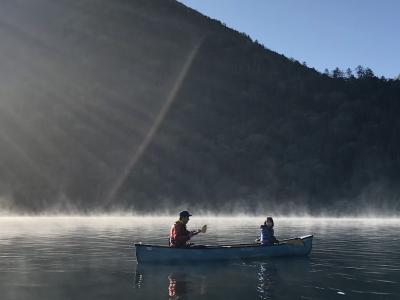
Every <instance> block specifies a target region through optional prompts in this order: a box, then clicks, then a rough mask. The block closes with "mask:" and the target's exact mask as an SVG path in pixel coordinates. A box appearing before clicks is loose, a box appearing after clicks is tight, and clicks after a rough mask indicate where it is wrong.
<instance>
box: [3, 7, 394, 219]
mask: <svg viewBox="0 0 400 300" xmlns="http://www.w3.org/2000/svg"><path fill="white" fill-rule="evenodd" d="M0 2H1V5H2V9H1V10H0V38H1V41H2V42H1V43H0V108H1V109H0V196H1V198H0V199H1V200H0V201H1V207H2V208H3V209H7V210H8V209H9V210H17V211H25V212H41V211H46V210H51V211H54V210H67V211H71V210H74V211H75V210H79V211H83V212H92V211H95V210H96V211H101V210H112V209H135V210H139V211H146V212H155V211H164V210H165V209H169V210H171V211H174V210H176V209H179V208H181V207H183V206H185V207H189V208H193V209H196V208H197V209H204V210H213V211H221V212H230V211H234V210H239V209H244V210H246V211H247V212H250V213H252V212H260V211H259V210H258V209H259V208H260V207H261V209H262V210H263V211H274V212H281V213H285V212H288V211H290V212H298V211H300V210H301V211H308V212H312V213H320V212H332V213H337V214H352V213H355V212H357V211H364V212H365V211H367V210H369V209H378V210H381V211H391V212H393V211H396V210H399V209H400V206H399V195H400V194H399V192H400V190H399V186H400V185H399V183H400V173H399V170H400V152H399V150H398V149H399V146H400V142H399V140H400V121H399V118H398V115H399V112H400V82H399V81H398V80H391V79H390V80H388V79H385V78H377V77H375V76H374V74H373V72H372V71H371V70H370V69H368V68H363V67H359V68H357V69H356V70H354V71H353V73H354V76H353V75H352V74H351V73H350V71H347V73H346V72H342V71H340V70H338V69H336V70H334V71H333V72H330V73H329V74H321V73H319V72H317V71H315V70H314V69H311V68H308V67H307V66H305V65H303V64H300V63H298V62H297V61H295V60H293V59H288V58H286V57H284V56H283V55H280V54H277V53H275V52H273V51H271V50H269V49H266V48H265V47H264V46H263V45H260V44H259V43H257V42H254V41H252V40H251V39H250V38H249V37H248V36H246V35H245V34H242V33H239V32H236V31H234V30H231V29H229V28H226V27H225V26H224V25H223V24H221V23H220V22H218V21H215V20H211V19H209V18H207V17H205V16H202V15H201V14H199V13H197V12H195V11H193V10H191V9H189V8H187V7H185V6H183V5H182V4H180V3H178V2H176V1H172V0H114V1H106V0H79V1H78V0H76V1H75V0H73V1H71V0H51V1H50V0H37V1H29V0H13V1H10V0H1V1H0ZM266 47H268V45H266ZM359 63H360V64H362V62H359ZM166 103H167V104H168V105H166ZM138 153H139V154H141V155H138Z"/></svg>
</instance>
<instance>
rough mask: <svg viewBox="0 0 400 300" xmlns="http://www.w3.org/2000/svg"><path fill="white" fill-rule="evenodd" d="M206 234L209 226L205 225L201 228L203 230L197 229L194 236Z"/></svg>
mask: <svg viewBox="0 0 400 300" xmlns="http://www.w3.org/2000/svg"><path fill="white" fill-rule="evenodd" d="M200 232H201V233H206V232H207V225H203V227H201V229H197V230H196V231H193V232H192V236H194V235H196V234H199V233H200Z"/></svg>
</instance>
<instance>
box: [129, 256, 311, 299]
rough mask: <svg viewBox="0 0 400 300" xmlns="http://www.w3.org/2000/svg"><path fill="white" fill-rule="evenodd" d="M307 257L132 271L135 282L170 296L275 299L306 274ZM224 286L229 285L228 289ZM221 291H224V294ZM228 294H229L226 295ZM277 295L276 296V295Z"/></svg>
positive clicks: (141, 266)
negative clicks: (160, 290)
mask: <svg viewBox="0 0 400 300" xmlns="http://www.w3.org/2000/svg"><path fill="white" fill-rule="evenodd" d="M310 267H311V263H310V260H309V259H279V258H278V259H271V260H268V261H261V262H237V263H225V264H222V263H219V264H215V263H208V264H202V265H198V264H196V265H184V266H177V265H146V264H144V265H141V264H139V265H138V266H137V269H136V272H135V282H134V286H135V288H137V289H143V290H144V291H151V290H153V291H154V290H155V289H159V288H160V287H161V289H162V290H163V293H162V295H163V297H166V296H168V297H169V299H171V300H172V299H174V300H176V299H188V298H190V299H196V298H197V297H200V298H201V296H203V297H204V296H207V297H208V298H210V299H217V298H218V297H220V296H221V297H222V296H224V297H227V290H228V294H230V295H231V297H233V298H235V299H239V298H240V297H239V295H241V297H244V298H253V299H254V298H258V299H274V298H276V295H277V294H278V295H279V296H282V295H284V294H285V288H286V287H287V285H288V284H293V282H296V281H298V280H304V279H306V278H307V275H306V274H307V273H308V272H309V271H310ZM227 287H229V288H228V289H227ZM220 291H224V292H223V294H222V293H220ZM227 298H229V297H227ZM278 298H279V297H278Z"/></svg>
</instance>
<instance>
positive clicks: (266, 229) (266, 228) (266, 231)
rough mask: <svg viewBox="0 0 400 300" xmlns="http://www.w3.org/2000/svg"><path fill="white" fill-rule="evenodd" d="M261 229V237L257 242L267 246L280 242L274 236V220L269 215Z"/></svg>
mask: <svg viewBox="0 0 400 300" xmlns="http://www.w3.org/2000/svg"><path fill="white" fill-rule="evenodd" d="M260 231H261V232H260V237H259V238H258V239H257V240H256V242H258V243H261V244H262V245H267V246H268V245H273V244H276V243H279V241H278V240H277V239H276V237H275V236H274V220H273V219H272V217H268V218H267V220H266V221H265V222H264V224H263V225H261V226H260Z"/></svg>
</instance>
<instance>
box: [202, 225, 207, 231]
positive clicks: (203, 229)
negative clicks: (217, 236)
mask: <svg viewBox="0 0 400 300" xmlns="http://www.w3.org/2000/svg"><path fill="white" fill-rule="evenodd" d="M206 231H207V225H203V227H201V232H202V233H206Z"/></svg>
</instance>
